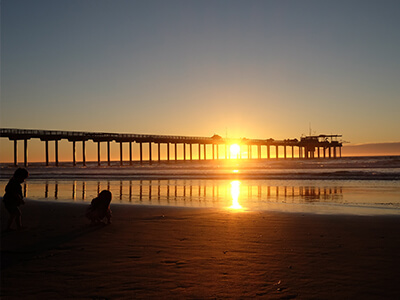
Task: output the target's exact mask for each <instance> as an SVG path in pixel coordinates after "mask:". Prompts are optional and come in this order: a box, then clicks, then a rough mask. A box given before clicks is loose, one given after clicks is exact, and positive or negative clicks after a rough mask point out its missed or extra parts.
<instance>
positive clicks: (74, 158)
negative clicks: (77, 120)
mask: <svg viewBox="0 0 400 300" xmlns="http://www.w3.org/2000/svg"><path fill="white" fill-rule="evenodd" d="M72 165H73V166H74V167H75V166H76V142H75V141H72Z"/></svg>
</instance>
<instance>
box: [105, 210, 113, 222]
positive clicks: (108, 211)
mask: <svg viewBox="0 0 400 300" xmlns="http://www.w3.org/2000/svg"><path fill="white" fill-rule="evenodd" d="M111 216H112V213H111V209H108V210H107V213H106V218H107V224H111Z"/></svg>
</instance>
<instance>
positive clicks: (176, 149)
mask: <svg viewBox="0 0 400 300" xmlns="http://www.w3.org/2000/svg"><path fill="white" fill-rule="evenodd" d="M174 145H175V161H177V160H178V144H177V143H175V144H174Z"/></svg>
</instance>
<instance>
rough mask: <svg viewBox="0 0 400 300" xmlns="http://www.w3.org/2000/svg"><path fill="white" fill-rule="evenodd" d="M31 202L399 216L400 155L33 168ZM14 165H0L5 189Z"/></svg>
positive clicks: (27, 186) (27, 193)
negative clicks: (105, 200) (102, 200)
mask: <svg viewBox="0 0 400 300" xmlns="http://www.w3.org/2000/svg"><path fill="white" fill-rule="evenodd" d="M27 169H28V171H29V173H30V177H29V178H28V179H27V180H26V182H25V183H24V184H23V190H24V195H25V197H26V199H27V200H28V201H29V200H37V201H57V202H71V203H77V204H87V203H90V201H91V200H92V199H93V198H94V197H96V195H97V194H98V193H99V192H100V191H101V190H103V189H108V190H110V191H111V192H112V194H113V200H112V204H113V205H114V204H127V205H157V206H177V207H209V208H219V209H230V210H233V211H254V210H263V211H281V212H292V213H316V214H353V215H354V214H355V215H378V214H379V215H400V156H379V157H344V158H338V159H307V160H299V159H294V160H292V159H286V160H284V159H278V160H276V159H272V160H266V159H263V160H215V161H214V160H208V161H204V160H203V161H192V162H190V161H178V162H174V161H170V162H160V163H158V162H153V163H152V164H149V163H143V164H140V163H138V162H134V164H133V165H127V163H124V165H122V166H121V165H120V162H119V161H118V162H112V164H111V166H106V163H104V162H103V163H102V165H101V166H98V165H97V162H90V163H87V166H82V165H78V166H76V167H72V166H71V163H70V162H63V163H60V166H59V167H55V166H48V167H46V166H44V165H43V163H32V164H30V165H29V166H28V167H27ZM14 170H15V167H14V166H12V165H10V164H1V165H0V171H1V172H0V189H2V190H3V191H4V188H5V185H6V184H7V182H8V179H9V178H10V177H11V176H12V173H13V172H14Z"/></svg>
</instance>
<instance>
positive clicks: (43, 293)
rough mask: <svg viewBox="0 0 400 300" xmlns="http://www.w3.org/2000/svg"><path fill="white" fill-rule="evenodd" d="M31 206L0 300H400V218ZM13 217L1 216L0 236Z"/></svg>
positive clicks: (10, 247) (7, 256)
mask: <svg viewBox="0 0 400 300" xmlns="http://www.w3.org/2000/svg"><path fill="white" fill-rule="evenodd" d="M86 207H87V206H86V205H83V204H67V203H54V202H39V201H29V200H28V201H27V204H26V205H25V206H24V207H22V211H23V224H24V226H27V228H26V229H24V230H22V231H19V232H17V231H15V232H2V235H1V261H2V265H1V268H2V270H1V299H238V298H240V299H246V298H257V297H258V298H259V299H399V297H400V284H399V282H400V234H399V233H400V218H399V217H391V216H379V217H378V216H351V215H312V214H300V213H278V212H240V211H230V210H219V209H204V208H174V207H156V206H153V207H150V206H129V205H112V210H113V215H114V217H113V224H111V225H104V226H90V225H89V222H88V220H86V219H85V218H84V212H85V209H86ZM7 217H8V216H7V214H6V212H5V211H4V206H3V205H2V209H1V221H2V229H4V227H5V222H6V220H7Z"/></svg>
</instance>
